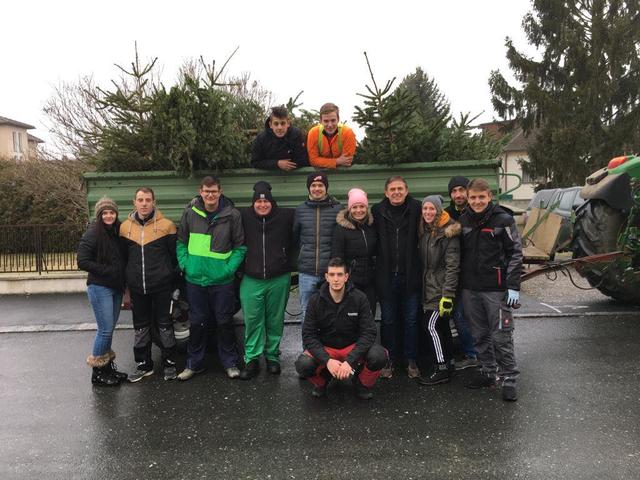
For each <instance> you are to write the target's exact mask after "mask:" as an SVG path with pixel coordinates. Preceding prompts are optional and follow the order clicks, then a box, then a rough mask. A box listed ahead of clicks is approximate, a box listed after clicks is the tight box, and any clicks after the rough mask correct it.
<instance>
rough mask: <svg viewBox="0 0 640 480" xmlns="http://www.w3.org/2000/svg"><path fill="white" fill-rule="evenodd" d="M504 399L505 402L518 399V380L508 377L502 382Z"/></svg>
mask: <svg viewBox="0 0 640 480" xmlns="http://www.w3.org/2000/svg"><path fill="white" fill-rule="evenodd" d="M502 400H504V401H505V402H515V401H516V400H518V391H517V390H516V381H515V380H512V379H509V378H507V379H506V380H505V381H504V382H503V384H502Z"/></svg>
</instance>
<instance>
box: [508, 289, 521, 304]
mask: <svg viewBox="0 0 640 480" xmlns="http://www.w3.org/2000/svg"><path fill="white" fill-rule="evenodd" d="M518 303H520V292H518V291H517V290H511V289H509V290H507V301H506V304H507V307H511V308H513V307H514V306H515V305H516V304H518Z"/></svg>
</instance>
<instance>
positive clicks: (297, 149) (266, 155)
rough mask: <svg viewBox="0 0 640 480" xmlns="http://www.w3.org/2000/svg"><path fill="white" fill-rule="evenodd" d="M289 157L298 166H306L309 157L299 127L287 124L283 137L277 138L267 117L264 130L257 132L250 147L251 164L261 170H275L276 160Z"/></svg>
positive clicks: (276, 166)
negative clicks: (287, 127)
mask: <svg viewBox="0 0 640 480" xmlns="http://www.w3.org/2000/svg"><path fill="white" fill-rule="evenodd" d="M285 159H289V160H291V161H292V162H294V163H295V164H296V165H298V168H300V167H308V166H309V159H308V156H307V147H306V146H305V139H304V137H303V135H302V132H301V131H300V129H298V128H296V127H294V126H289V129H288V130H287V133H286V134H285V136H284V137H282V138H278V137H276V135H275V134H274V133H273V130H271V127H270V126H269V118H267V120H266V121H265V123H264V130H263V131H262V132H260V133H259V134H258V136H257V137H256V138H255V140H254V141H253V146H252V148H251V166H252V167H253V168H259V169H261V170H275V169H277V168H278V160H285Z"/></svg>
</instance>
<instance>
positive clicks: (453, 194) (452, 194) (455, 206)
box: [445, 175, 478, 370]
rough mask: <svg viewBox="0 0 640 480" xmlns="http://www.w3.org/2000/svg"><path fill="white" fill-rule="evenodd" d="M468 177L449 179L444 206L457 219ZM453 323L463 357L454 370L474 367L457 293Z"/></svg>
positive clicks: (475, 362) (470, 339) (472, 349)
mask: <svg viewBox="0 0 640 480" xmlns="http://www.w3.org/2000/svg"><path fill="white" fill-rule="evenodd" d="M468 184H469V179H468V178H467V177H463V176H462V175H456V176H454V177H451V179H450V180H449V198H450V199H451V203H449V206H448V207H447V208H445V211H446V212H447V213H448V214H449V216H450V217H451V218H452V219H453V220H455V221H458V220H459V219H460V215H462V214H463V213H464V211H465V209H466V208H467V185H468ZM451 316H452V318H453V323H455V325H456V330H457V332H458V337H459V338H460V346H461V348H462V353H463V354H464V358H463V359H462V360H459V361H456V363H455V368H456V370H464V369H465V368H475V367H477V366H478V360H477V358H476V357H477V355H476V349H475V347H474V346H473V335H471V329H470V328H469V324H468V323H467V320H466V318H465V316H464V307H463V305H462V295H458V297H457V299H456V301H455V302H454V304H453V313H452V314H451Z"/></svg>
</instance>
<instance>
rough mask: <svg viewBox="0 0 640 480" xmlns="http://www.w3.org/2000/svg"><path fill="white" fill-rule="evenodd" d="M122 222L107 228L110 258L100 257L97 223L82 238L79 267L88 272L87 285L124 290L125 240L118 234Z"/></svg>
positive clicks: (79, 246) (79, 250)
mask: <svg viewBox="0 0 640 480" xmlns="http://www.w3.org/2000/svg"><path fill="white" fill-rule="evenodd" d="M119 228H120V223H119V222H118V223H116V224H114V225H113V227H112V228H107V229H106V231H107V237H106V238H107V239H108V241H109V246H108V250H107V251H108V252H109V258H108V259H106V260H103V259H98V234H97V231H96V230H97V227H96V223H95V222H93V223H92V224H91V225H90V226H89V228H88V229H87V231H86V232H84V235H82V239H81V240H80V244H79V245H78V268H79V269H80V270H84V271H85V272H88V273H89V275H88V276H87V285H100V286H103V287H108V288H111V289H113V290H117V291H122V290H124V283H125V282H124V267H125V260H124V252H123V242H122V240H121V239H120V237H119V236H118V229H119Z"/></svg>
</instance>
